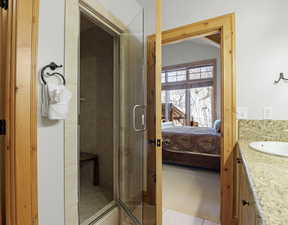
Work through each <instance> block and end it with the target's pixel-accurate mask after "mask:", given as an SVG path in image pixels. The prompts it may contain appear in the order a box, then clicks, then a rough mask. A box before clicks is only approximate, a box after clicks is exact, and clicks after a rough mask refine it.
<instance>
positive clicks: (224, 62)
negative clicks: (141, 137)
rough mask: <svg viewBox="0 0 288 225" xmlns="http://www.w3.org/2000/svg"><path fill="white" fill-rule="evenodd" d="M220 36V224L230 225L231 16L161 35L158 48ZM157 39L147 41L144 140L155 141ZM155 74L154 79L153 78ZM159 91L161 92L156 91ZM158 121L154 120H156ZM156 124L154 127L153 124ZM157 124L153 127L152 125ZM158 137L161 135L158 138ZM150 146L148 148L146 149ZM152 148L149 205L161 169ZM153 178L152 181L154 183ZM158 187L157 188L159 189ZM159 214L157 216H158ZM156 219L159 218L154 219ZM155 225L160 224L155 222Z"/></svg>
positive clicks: (156, 191) (232, 133) (232, 129)
mask: <svg viewBox="0 0 288 225" xmlns="http://www.w3.org/2000/svg"><path fill="white" fill-rule="evenodd" d="M217 32H220V33H221V50H222V51H221V67H222V68H221V69H222V73H221V83H222V86H221V87H222V88H221V120H222V124H221V130H222V138H221V175H220V177H221V178H220V181H221V216H220V217H221V218H220V219H221V224H222V225H231V224H233V223H234V222H235V221H234V218H233V216H234V215H233V204H234V203H233V199H234V198H233V162H234V160H233V158H234V157H233V154H234V149H235V144H236V77H235V15H234V13H232V14H227V15H224V16H220V17H216V18H212V19H208V20H204V21H200V22H197V23H193V24H191V25H186V26H182V27H177V28H175V29H171V30H166V31H163V32H162V45H164V44H168V43H173V42H176V41H179V40H184V39H188V38H191V37H197V36H204V35H205V36H206V35H211V34H215V33H217ZM155 40H157V35H151V36H148V38H147V48H148V49H147V51H148V52H147V81H148V83H147V95H148V112H147V115H148V118H147V119H148V122H147V124H148V138H149V139H155V138H159V129H160V124H159V122H158V121H159V118H158V117H161V112H159V105H157V102H158V101H159V98H160V97H159V96H160V93H157V91H158V92H159V87H157V85H158V86H159V84H161V71H160V70H159V68H157V69H155V64H156V61H157V57H158V58H159V57H160V58H161V52H160V53H159V50H158V52H157V51H156V50H155V46H156V41H155ZM155 60H156V61H155ZM155 74H156V76H155ZM160 89H161V88H160ZM157 118H158V119H157ZM155 121H157V123H156V122H155ZM156 124H157V125H156ZM160 135H161V134H160ZM150 146H151V145H150ZM160 153H161V154H159V150H158V149H156V151H155V147H149V148H148V166H147V168H148V171H147V174H148V176H147V195H148V200H149V201H150V202H152V203H153V202H154V203H155V204H156V207H157V205H160V206H161V204H162V202H161V201H162V200H161V198H157V196H161V194H162V189H161V179H162V177H161V171H159V170H160V169H161V167H160V163H161V165H162V152H161V151H160ZM155 177H156V179H155ZM155 180H156V182H155ZM159 186H160V187H159ZM159 213H160V214H161V213H162V212H158V214H159ZM156 217H159V215H156ZM157 225H161V223H158V222H157Z"/></svg>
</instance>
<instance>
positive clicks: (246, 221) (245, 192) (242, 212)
mask: <svg viewBox="0 0 288 225" xmlns="http://www.w3.org/2000/svg"><path fill="white" fill-rule="evenodd" d="M239 175H240V177H239V182H240V188H239V225H255V224H256V222H255V219H256V215H255V206H254V200H253V195H252V193H251V191H250V187H249V184H248V180H247V177H246V174H245V171H244V168H243V165H242V164H241V166H240V174H239Z"/></svg>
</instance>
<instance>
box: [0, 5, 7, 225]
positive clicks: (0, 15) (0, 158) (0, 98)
mask: <svg viewBox="0 0 288 225" xmlns="http://www.w3.org/2000/svg"><path fill="white" fill-rule="evenodd" d="M6 29H7V14H6V12H5V11H4V10H3V9H0V74H1V75H0V119H3V118H4V107H3V106H4V94H5V93H4V90H5V83H4V82H5V79H4V78H5V77H4V74H5V70H6V63H5V61H6V51H5V46H6V41H7V40H6V39H7V38H6V34H7V30H6ZM4 147H5V146H4V137H3V136H0V154H1V155H0V179H1V187H0V190H1V197H0V199H1V205H0V225H3V224H4V219H5V170H4V163H5V161H4V152H5V151H4V150H5V148H4Z"/></svg>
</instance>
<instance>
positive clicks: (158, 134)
mask: <svg viewBox="0 0 288 225" xmlns="http://www.w3.org/2000/svg"><path fill="white" fill-rule="evenodd" d="M161 26H162V0H156V37H155V38H156V39H155V67H154V68H155V76H154V81H155V89H154V90H155V100H154V101H155V103H156V106H155V114H154V115H156V118H155V122H154V124H155V138H156V139H155V140H161V143H162V130H161V121H162V104H161V86H162V84H161V72H162V44H161V42H162V30H161ZM161 143H160V146H157V145H154V149H153V150H154V151H155V153H156V164H155V168H156V180H157V182H156V193H155V197H156V225H162V219H163V217H162V212H163V209H162V144H161Z"/></svg>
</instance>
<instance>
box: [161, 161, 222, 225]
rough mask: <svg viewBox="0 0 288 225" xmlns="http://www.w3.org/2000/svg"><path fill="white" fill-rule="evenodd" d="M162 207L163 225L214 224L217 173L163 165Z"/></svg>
mask: <svg viewBox="0 0 288 225" xmlns="http://www.w3.org/2000/svg"><path fill="white" fill-rule="evenodd" d="M163 207H164V213H163V216H164V218H163V220H164V222H165V223H164V225H178V224H179V225H217V224H218V223H219V215H220V182H219V173H216V172H211V171H207V170H201V169H193V168H186V167H179V166H172V165H163ZM179 221H181V223H180V222H179ZM212 221H213V222H212Z"/></svg>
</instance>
